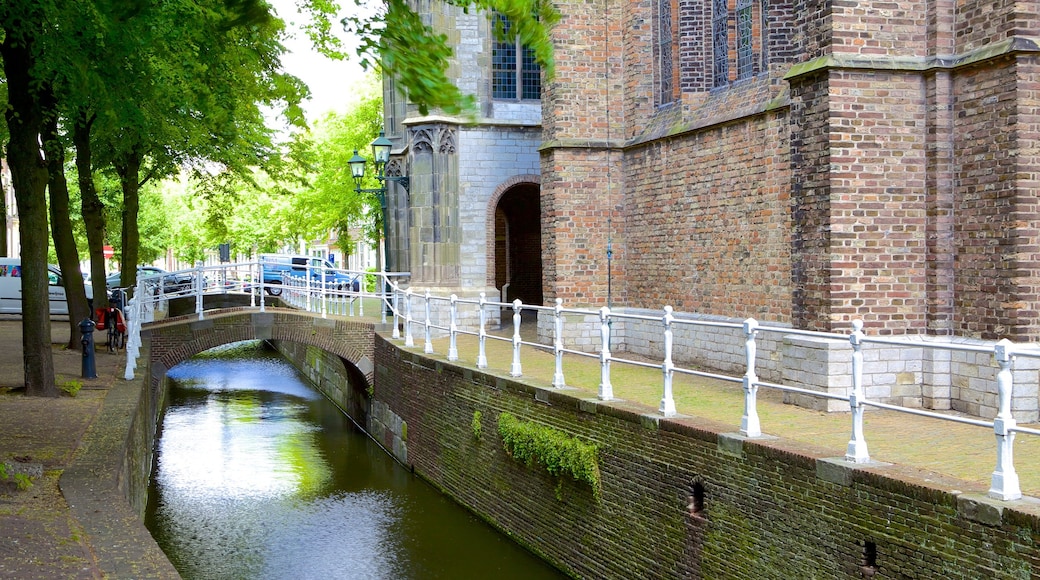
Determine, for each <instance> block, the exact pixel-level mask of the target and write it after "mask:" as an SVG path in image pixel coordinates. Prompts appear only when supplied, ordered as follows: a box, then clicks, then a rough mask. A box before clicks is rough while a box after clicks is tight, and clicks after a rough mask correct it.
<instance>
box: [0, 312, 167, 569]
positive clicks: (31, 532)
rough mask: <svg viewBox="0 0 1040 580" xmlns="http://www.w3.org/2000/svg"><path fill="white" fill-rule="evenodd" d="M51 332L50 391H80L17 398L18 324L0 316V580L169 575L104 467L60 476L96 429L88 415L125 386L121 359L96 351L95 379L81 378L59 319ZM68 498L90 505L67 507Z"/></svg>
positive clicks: (20, 379)
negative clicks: (4, 474) (4, 472)
mask: <svg viewBox="0 0 1040 580" xmlns="http://www.w3.org/2000/svg"><path fill="white" fill-rule="evenodd" d="M51 334H52V341H53V343H54V344H53V356H54V371H55V376H56V382H57V384H58V385H59V386H60V385H66V384H69V383H72V382H74V383H78V384H81V385H82V388H81V389H80V390H79V391H78V392H77V393H76V395H75V396H74V397H72V396H67V395H64V394H63V395H62V396H60V397H58V398H36V397H25V396H23V392H24V387H25V377H24V372H23V368H24V367H23V363H22V321H21V318H20V317H12V316H0V462H2V463H6V464H8V465H10V466H12V469H10V470H9V471H10V472H11V473H8V479H7V480H6V481H4V482H0V578H116V577H131V576H136V577H145V576H148V577H170V576H171V572H172V567H170V566H169V564H168V562H165V558H163V557H162V556H161V555H157V554H156V553H155V550H156V547H155V546H154V542H151V540H150V538H144V539H142V538H141V535H140V534H141V531H142V530H143V529H144V526H143V525H142V524H140V522H139V521H138V520H137V518H136V516H135V515H134V514H132V513H131V510H130V508H129V506H128V505H127V504H126V501H125V499H123V496H122V494H121V492H119V491H118V489H116V485H115V481H114V478H113V477H112V474H111V473H104V472H105V471H107V469H106V468H105V466H97V467H98V471H99V472H101V473H97V474H94V476H91V477H86V478H83V477H73V478H63V477H62V474H63V473H66V472H68V470H69V469H70V467H71V466H72V465H73V463H74V462H75V460H76V458H77V457H78V456H80V453H81V452H82V448H83V446H85V445H87V444H88V441H89V440H90V437H91V436H96V434H97V433H96V431H97V430H98V429H95V431H93V432H92V431H90V430H91V428H92V427H95V428H97V427H101V430H103V427H104V426H103V425H98V424H97V423H98V421H97V418H98V417H99V416H100V415H101V414H102V412H103V410H104V405H105V403H106V398H107V395H108V394H109V392H110V391H111V390H112V389H113V388H114V387H115V388H118V387H119V386H120V385H122V386H124V387H126V386H129V385H130V384H131V383H128V382H127V381H125V380H124V379H123V371H124V369H125V366H126V355H125V353H119V354H115V353H109V352H107V349H105V348H104V346H100V347H98V349H97V353H96V367H97V375H98V377H97V378H95V379H84V378H82V373H81V370H82V365H83V356H82V354H81V353H80V352H78V351H70V350H67V349H66V344H67V341H68V338H69V334H70V329H69V326H68V321H67V320H60V319H55V320H52V325H51ZM98 334H100V333H98ZM77 338H78V333H77ZM101 339H102V341H103V340H104V337H103V336H102V337H101ZM88 432H89V433H93V435H88ZM117 435H118V434H117ZM122 437H123V439H125V437H126V434H125V433H123V434H122ZM18 471H24V472H26V473H27V474H28V475H31V476H32V478H31V482H32V485H31V487H28V488H27V489H19V487H18V486H17V484H16V483H15V481H14V480H15V476H14V473H15V472H18ZM85 471H87V472H89V471H91V469H90V466H87V469H86V470H85ZM97 476H100V477H97ZM23 480H24V479H23ZM70 497H75V498H89V500H85V501H82V502H79V503H80V504H82V505H76V504H72V503H70V501H71V500H69V499H68V498H70ZM77 501H78V500H77ZM105 528H112V529H111V532H112V533H101V532H100V531H99V530H103V529H105ZM112 538H116V539H115V540H114V541H113V540H112ZM141 562H144V565H143V566H142V565H141V564H140V563H141ZM133 570H137V571H141V572H142V575H140V576H137V575H136V574H135V573H134V572H132V571H133ZM120 571H123V572H120ZM172 575H173V576H175V575H176V572H172Z"/></svg>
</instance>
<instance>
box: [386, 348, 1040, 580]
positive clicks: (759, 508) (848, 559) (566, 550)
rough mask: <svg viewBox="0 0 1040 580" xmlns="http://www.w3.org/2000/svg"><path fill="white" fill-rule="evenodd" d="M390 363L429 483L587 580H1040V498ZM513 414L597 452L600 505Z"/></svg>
mask: <svg viewBox="0 0 1040 580" xmlns="http://www.w3.org/2000/svg"><path fill="white" fill-rule="evenodd" d="M375 356H376V377H375V389H374V401H378V402H380V403H381V404H385V405H386V406H387V407H388V408H389V409H390V410H391V411H392V412H393V414H394V415H395V416H396V417H399V418H400V420H401V422H402V423H405V424H407V425H408V429H407V436H406V441H405V442H404V446H405V447H406V450H405V451H406V456H405V457H406V461H407V463H409V464H410V465H412V467H413V468H414V470H415V472H416V473H417V474H420V475H421V476H422V477H424V478H426V479H428V480H429V481H431V482H432V483H433V484H434V485H436V486H438V487H439V488H441V489H442V490H443V491H445V492H446V493H447V494H449V495H450V496H452V497H454V498H455V499H457V500H458V501H459V502H460V503H462V504H463V505H466V506H467V507H469V508H470V509H472V510H473V511H474V512H476V513H477V514H479V515H481V516H482V517H484V518H487V519H488V520H489V521H491V522H492V523H494V525H496V526H498V527H499V528H501V529H502V530H504V531H505V532H506V533H508V534H510V535H511V536H512V537H514V538H516V539H517V540H518V541H520V542H521V543H523V544H525V545H527V546H528V547H530V548H531V549H532V550H533V551H534V552H536V553H538V554H541V555H542V556H543V557H545V558H546V559H548V560H549V561H551V562H554V563H555V564H556V565H557V566H559V567H560V568H562V569H564V570H566V571H568V572H569V573H571V574H573V575H575V576H577V577H584V578H698V577H703V578H810V577H811V578H860V577H864V575H865V573H866V574H873V577H874V578H964V579H968V578H972V579H974V578H1028V577H1031V576H1035V574H1036V571H1037V570H1040V550H1038V547H1037V542H1038V540H1040V517H1038V514H1040V506H1038V505H1037V503H1036V502H1032V501H1020V502H1009V503H1001V502H997V501H995V500H989V499H986V498H985V495H984V492H985V490H984V489H974V488H972V487H971V486H969V485H968V484H966V483H965V482H960V481H944V480H943V478H942V477H939V476H935V475H934V474H931V475H928V474H925V475H924V476H922V474H920V473H918V472H914V471H912V470H906V469H903V468H900V467H898V466H882V465H877V466H865V467H860V468H851V467H850V466H849V464H847V463H845V461H844V460H843V459H827V458H826V456H825V454H824V453H821V452H819V451H818V450H815V449H812V448H808V447H804V446H795V445H794V444H792V443H789V442H784V441H780V440H770V439H763V440H745V439H743V438H741V437H739V436H736V435H732V434H727V432H728V431H730V430H731V429H732V428H731V427H728V426H723V425H717V424H713V423H710V422H706V421H702V420H696V419H692V418H682V419H675V420H666V419H661V418H659V417H658V416H656V415H655V414H654V413H653V412H652V410H650V409H644V408H638V407H635V406H630V405H626V404H624V403H620V402H615V403H609V404H607V403H602V402H598V401H595V400H583V399H579V398H576V397H574V396H573V395H572V394H569V393H568V391H566V390H551V389H543V388H540V387H538V386H534V385H531V384H527V383H525V382H522V381H518V380H510V379H506V378H500V377H495V376H491V375H488V374H484V373H481V372H478V371H476V370H472V369H468V368H464V367H460V366H456V365H453V364H450V363H447V362H445V361H443V360H438V359H433V358H429V357H427V356H424V355H421V354H419V353H415V352H411V351H406V350H403V349H401V348H398V347H396V346H395V345H393V344H391V343H389V342H388V341H386V340H384V339H383V338H382V337H381V336H377V337H376V349H375ZM477 411H479V412H480V417H481V429H480V437H479V438H478V437H477V436H476V434H475V432H474V429H473V420H474V413H475V412H477ZM503 412H509V413H512V414H513V415H515V416H516V417H518V418H520V419H521V420H527V421H535V422H537V423H540V424H542V425H545V426H549V427H552V428H554V429H557V430H560V431H562V432H564V433H566V434H568V435H571V436H575V437H578V438H580V439H582V440H584V441H586V442H591V443H595V444H596V445H598V446H599V449H600V450H599V468H600V473H601V479H602V487H601V490H600V494H599V499H597V494H595V493H593V490H592V489H590V488H589V487H588V486H587V485H586V484H580V483H577V482H575V481H573V480H569V479H567V478H563V479H561V480H557V479H555V478H553V477H551V476H549V475H548V474H547V473H546V472H545V471H544V470H542V469H539V468H537V467H533V468H529V467H526V466H524V465H521V464H519V463H517V462H516V461H514V460H513V459H511V458H510V457H509V456H508V455H507V454H506V452H505V451H504V450H503V447H502V441H501V439H500V437H499V435H498V432H497V428H496V425H497V419H498V416H499V415H500V414H501V413H503ZM922 477H930V479H929V480H925V479H923V478H922ZM955 489H958V490H961V491H951V490H955ZM873 550H876V557H873V560H871V559H870V557H869V556H867V555H865V554H868V553H869V552H872V551H873ZM871 566H873V567H871Z"/></svg>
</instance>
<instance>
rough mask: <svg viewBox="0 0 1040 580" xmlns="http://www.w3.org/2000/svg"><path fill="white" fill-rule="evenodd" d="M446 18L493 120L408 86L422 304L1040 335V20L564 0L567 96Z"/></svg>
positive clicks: (400, 166)
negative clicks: (466, 302) (603, 309)
mask: <svg viewBox="0 0 1040 580" xmlns="http://www.w3.org/2000/svg"><path fill="white" fill-rule="evenodd" d="M427 6H429V9H428V11H427V12H426V16H427V18H429V21H430V22H431V23H433V24H434V26H436V27H437V28H438V29H440V30H443V31H445V32H446V33H447V34H449V37H450V38H451V39H452V41H453V42H454V43H455V46H456V58H455V62H454V65H453V68H452V74H454V76H455V78H456V79H457V82H458V84H459V86H460V88H461V89H462V90H463V91H464V92H467V93H471V94H474V95H475V96H476V97H477V102H478V107H479V120H478V122H477V123H476V124H468V123H467V122H466V120H465V119H460V118H452V117H449V116H444V115H438V114H436V113H434V114H431V115H427V116H420V115H419V114H418V112H417V111H416V109H415V108H414V107H411V106H410V105H409V104H408V103H407V102H406V99H405V98H404V97H402V96H401V95H400V94H399V93H398V91H397V90H396V88H395V86H394V83H393V80H392V79H387V81H386V86H385V96H386V101H385V106H386V128H387V133H388V136H390V137H391V138H392V139H393V140H394V141H395V143H396V145H397V147H396V149H395V151H394V153H395V156H394V158H393V160H392V162H391V165H390V172H391V174H393V173H394V172H397V173H398V174H402V175H408V176H409V177H410V180H411V187H410V191H405V190H403V189H401V188H400V187H398V186H397V185H396V184H391V189H392V191H391V194H392V195H391V199H390V210H391V213H392V215H393V219H392V220H391V221H392V224H391V230H392V232H391V235H390V238H391V239H390V244H389V245H390V253H391V255H392V256H393V263H394V264H395V269H398V270H406V271H410V272H411V273H412V277H411V285H412V286H413V287H414V288H416V289H424V288H429V289H431V290H433V291H450V292H456V293H458V294H459V295H460V296H474V295H475V294H476V293H478V292H487V293H488V296H489V299H496V298H498V297H501V298H502V299H504V300H513V299H514V298H520V299H521V300H523V301H524V302H525V303H535V304H551V303H552V301H553V300H554V299H555V298H557V297H559V298H562V299H563V300H564V302H565V303H566V304H568V305H576V306H595V307H598V306H602V305H604V304H607V303H608V301H609V303H610V305H611V306H612V307H624V308H629V309H657V310H659V309H660V308H662V307H663V306H664V305H666V304H670V305H672V306H673V307H674V308H675V309H676V310H677V311H681V312H691V313H700V314H704V315H715V316H721V317H727V318H732V319H736V320H739V319H743V318H747V317H755V318H756V319H758V320H761V321H766V322H769V323H772V324H780V325H790V326H791V327H794V328H801V329H809V330H836V329H846V328H847V327H848V322H849V321H850V320H852V319H854V318H861V319H863V320H864V322H865V324H866V329H867V331H868V332H872V333H875V334H929V335H939V336H943V335H955V336H964V337H970V338H976V339H985V340H993V339H999V338H1005V337H1006V338H1010V339H1012V340H1015V341H1029V340H1035V339H1036V338H1038V335H1040V223H1038V221H1037V210H1038V201H1040V197H1038V194H1040V191H1038V182H1040V110H1038V109H1040V49H1038V45H1037V42H1038V40H1040V18H1038V11H1040V5H1038V4H1037V3H1035V2H1024V3H1023V2H1018V3H1015V2H984V1H976V0H972V1H968V2H945V1H942V0H930V1H915V0H909V1H907V2H899V3H893V2H877V1H873V2H872V1H865V2H817V1H813V0H809V1H806V2H803V3H797V4H793V3H784V2H768V1H766V0H728V1H727V0H700V1H696V2H690V1H687V0H647V1H632V0H628V1H617V0H591V1H589V2H582V3H557V7H558V9H559V10H560V11H561V14H562V18H561V19H560V22H559V23H558V24H557V25H556V26H555V27H554V29H553V32H552V34H553V40H554V45H555V59H556V75H555V77H554V78H552V79H548V80H543V79H541V78H540V74H539V71H538V70H537V67H536V66H534V65H533V63H532V62H531V59H530V58H529V54H528V53H526V52H525V51H524V49H523V47H522V46H520V45H519V43H517V42H510V41H499V40H495V39H494V38H492V36H491V33H490V31H491V23H490V19H489V17H488V16H487V15H486V14H464V13H463V12H462V11H461V10H458V9H456V8H454V7H450V6H444V5H441V4H438V3H432V4H428V5H427ZM608 252H609V254H608Z"/></svg>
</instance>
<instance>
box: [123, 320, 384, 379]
mask: <svg viewBox="0 0 1040 580" xmlns="http://www.w3.org/2000/svg"><path fill="white" fill-rule="evenodd" d="M384 326H386V327H387V328H389V325H382V324H379V323H378V322H377V321H375V320H371V319H364V318H338V317H330V318H322V316H321V315H320V314H317V313H311V312H305V311H301V310H293V309H288V308H268V309H267V310H266V311H265V312H258V311H256V310H254V309H250V308H226V309H221V310H207V311H206V317H205V319H202V320H199V319H198V317H197V316H193V315H186V316H177V317H174V318H167V319H165V320H161V321H157V322H153V323H150V324H148V325H147V326H146V327H144V328H142V329H141V335H142V339H143V340H142V342H143V343H144V344H148V345H150V347H149V351H150V352H149V353H148V355H147V356H148V359H149V363H150V366H151V369H152V373H151V374H152V377H153V380H161V379H162V377H164V376H165V375H166V371H168V370H169V369H171V368H173V367H174V366H175V365H177V364H178V363H181V362H184V361H186V360H188V359H189V358H191V357H192V356H194V355H196V354H198V353H200V352H203V351H205V350H209V349H211V348H214V347H217V346H222V345H225V344H231V343H233V342H239V341H244V340H270V341H286V342H292V343H298V344H303V345H309V346H314V347H317V348H320V349H322V350H324V351H326V352H328V353H331V354H333V355H335V356H338V357H339V358H340V359H342V361H343V362H344V365H346V366H348V368H349V367H353V368H354V369H357V371H358V374H359V376H364V379H365V383H366V384H365V386H366V387H371V386H372V385H373V382H372V381H373V378H374V374H375V364H374V358H373V349H374V345H375V333H376V331H377V330H383V329H384V328H383V327H384ZM348 363H349V364H348Z"/></svg>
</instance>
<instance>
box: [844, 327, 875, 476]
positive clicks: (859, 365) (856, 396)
mask: <svg viewBox="0 0 1040 580" xmlns="http://www.w3.org/2000/svg"><path fill="white" fill-rule="evenodd" d="M849 342H850V343H851V344H852V392H851V393H849V407H850V408H851V409H852V438H851V439H849V446H848V449H847V450H846V451H845V460H846V461H851V462H853V463H867V462H868V461H870V453H869V452H867V440H866V439H864V437H863V321H862V320H853V321H852V334H851V335H850V336H849Z"/></svg>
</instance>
